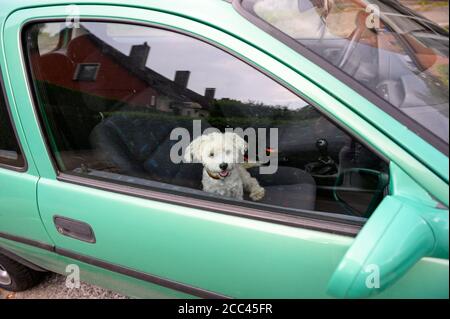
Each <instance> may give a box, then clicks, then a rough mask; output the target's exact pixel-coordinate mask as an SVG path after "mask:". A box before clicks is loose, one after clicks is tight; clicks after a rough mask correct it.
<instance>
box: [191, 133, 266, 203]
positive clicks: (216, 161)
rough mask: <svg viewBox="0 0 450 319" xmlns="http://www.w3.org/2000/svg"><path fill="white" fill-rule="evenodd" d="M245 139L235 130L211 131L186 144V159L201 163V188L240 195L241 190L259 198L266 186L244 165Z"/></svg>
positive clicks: (235, 196) (228, 195) (242, 192)
mask: <svg viewBox="0 0 450 319" xmlns="http://www.w3.org/2000/svg"><path fill="white" fill-rule="evenodd" d="M246 149H247V143H246V142H245V140H244V139H243V138H241V137H240V136H239V135H237V134H236V133H231V132H226V133H219V132H213V133H210V134H206V135H201V136H199V137H197V138H196V139H194V140H193V141H192V142H191V144H189V146H188V147H187V148H186V150H185V154H184V159H185V161H186V162H193V161H194V162H197V163H202V164H203V177H202V185H203V190H204V191H205V192H208V193H214V194H217V195H220V196H227V197H231V198H236V199H243V196H244V191H245V192H248V193H249V197H250V198H251V199H252V200H254V201H258V200H260V199H262V198H263V197H264V193H265V190H264V188H262V187H261V186H260V185H259V183H258V181H257V180H256V179H255V178H253V177H251V175H250V173H249V172H247V170H246V169H245V168H244V167H243V156H244V153H245V151H246Z"/></svg>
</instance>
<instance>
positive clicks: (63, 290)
mask: <svg viewBox="0 0 450 319" xmlns="http://www.w3.org/2000/svg"><path fill="white" fill-rule="evenodd" d="M65 280H66V277H64V276H60V275H56V274H49V275H47V276H46V278H45V279H44V281H43V282H42V283H40V284H39V285H37V286H36V287H34V288H32V289H29V290H27V291H22V292H9V291H6V290H2V289H0V299H126V298H127V297H125V296H122V295H119V294H117V293H115V292H112V291H109V290H105V289H103V288H100V287H97V286H93V285H89V284H86V283H81V285H80V288H78V289H76V288H74V289H70V288H67V287H66V285H65Z"/></svg>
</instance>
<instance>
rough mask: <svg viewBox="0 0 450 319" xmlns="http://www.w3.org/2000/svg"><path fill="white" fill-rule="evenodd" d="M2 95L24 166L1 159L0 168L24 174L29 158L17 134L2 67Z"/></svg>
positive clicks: (0, 84)
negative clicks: (7, 162)
mask: <svg viewBox="0 0 450 319" xmlns="http://www.w3.org/2000/svg"><path fill="white" fill-rule="evenodd" d="M0 94H1V95H2V96H3V100H4V101H5V108H6V113H7V114H8V119H9V122H10V123H11V127H12V131H13V136H14V138H15V140H16V142H17V146H18V148H19V151H20V155H21V156H22V158H23V165H21V166H17V165H10V164H5V163H3V162H2V161H1V159H0V168H4V169H7V170H11V171H16V172H21V173H23V172H26V171H28V161H27V157H26V155H25V152H24V151H23V147H22V142H21V140H20V138H19V134H18V132H17V127H16V123H15V121H14V118H13V115H12V112H11V104H10V103H9V99H8V96H7V94H6V86H5V82H4V79H3V69H2V67H1V66H0ZM0 98H2V97H0Z"/></svg>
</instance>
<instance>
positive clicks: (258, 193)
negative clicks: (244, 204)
mask: <svg viewBox="0 0 450 319" xmlns="http://www.w3.org/2000/svg"><path fill="white" fill-rule="evenodd" d="M265 194H266V190H265V189H264V188H262V187H259V186H258V187H256V188H255V189H253V190H252V191H251V192H250V195H249V197H250V198H251V199H252V200H254V201H258V200H261V199H262V198H263V197H264V195H265Z"/></svg>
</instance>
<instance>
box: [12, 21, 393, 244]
mask: <svg viewBox="0 0 450 319" xmlns="http://www.w3.org/2000/svg"><path fill="white" fill-rule="evenodd" d="M79 21H80V22H101V23H119V24H120V23H122V24H129V25H135V26H142V27H149V28H155V29H161V30H166V31H169V32H174V33H177V34H180V35H183V36H187V37H190V38H192V39H194V40H197V41H201V42H204V43H206V44H208V45H210V46H212V47H214V48H216V49H218V50H222V51H224V52H225V53H227V54H229V55H231V56H232V57H233V58H235V59H238V60H240V61H242V62H243V63H245V64H247V65H249V66H250V67H252V68H253V69H255V70H256V71H258V72H260V73H262V74H263V75H264V76H266V77H268V78H269V79H271V80H272V81H274V82H275V83H276V84H278V85H280V86H282V87H283V88H285V89H286V90H288V91H290V92H291V93H292V94H294V95H296V96H297V97H298V98H299V99H302V100H303V101H305V102H307V103H309V104H310V105H311V106H313V107H314V108H315V109H316V110H317V111H318V112H319V113H320V114H321V115H322V116H324V117H325V118H326V119H327V120H328V121H330V122H331V123H332V124H334V125H336V126H337V127H338V128H339V129H340V130H342V131H343V132H345V133H346V134H348V135H349V136H350V137H351V138H352V139H354V140H355V141H357V142H358V143H361V144H362V145H364V147H366V148H367V149H368V150H369V151H371V152H373V153H374V154H375V155H376V156H377V157H379V159H380V160H382V161H384V162H385V163H386V164H387V166H388V167H390V159H389V158H387V157H386V156H384V155H383V154H382V153H380V152H379V151H378V150H377V149H375V148H374V147H372V146H371V145H370V144H369V143H367V142H366V141H365V140H364V139H363V138H362V137H360V136H359V135H357V134H355V133H354V132H352V131H351V130H350V129H349V128H347V127H346V126H345V125H344V124H341V123H340V122H339V121H338V120H336V119H335V118H334V117H333V116H331V115H330V114H328V113H327V112H326V111H324V110H323V109H322V108H321V107H320V106H318V105H317V103H315V102H314V101H312V100H310V99H308V98H306V97H303V96H299V94H298V93H296V92H294V91H293V90H292V89H291V88H290V87H289V85H288V84H287V83H284V82H283V81H282V80H281V79H277V77H276V76H275V75H272V74H270V73H269V72H267V71H265V70H264V69H262V68H261V67H259V66H258V65H256V64H255V63H253V62H252V61H250V60H248V59H247V58H245V56H241V55H240V54H239V53H238V52H234V51H233V50H231V49H228V48H226V47H224V46H222V45H221V44H220V43H217V42H215V41H213V40H209V39H207V38H206V37H203V36H201V35H199V34H196V33H192V32H190V31H188V30H184V29H183V30H180V29H178V28H176V27H171V26H169V25H160V24H157V23H153V22H149V21H145V22H143V21H131V20H128V19H126V18H102V17H89V18H80V20H79ZM52 22H56V23H61V22H65V20H64V19H62V18H37V19H29V20H27V21H26V22H25V23H23V25H22V26H21V28H20V36H19V41H20V48H21V52H22V61H23V63H25V65H24V67H25V70H26V74H25V76H26V81H27V86H28V87H29V94H30V95H31V97H32V98H31V102H32V106H33V109H34V112H35V114H36V116H37V119H38V121H37V124H38V126H39V130H40V132H41V135H42V136H43V138H44V144H45V148H46V151H47V155H48V156H49V159H50V161H51V165H52V167H53V169H54V171H55V173H56V180H58V181H61V182H66V183H70V184H75V185H79V186H86V187H91V188H94V189H99V190H103V191H108V192H113V193H118V194H123V195H128V196H133V197H138V198H143V199H147V200H156V201H160V202H164V203H169V204H175V205H178V206H184V207H190V208H196V209H202V210H207V211H211V212H216V213H221V214H227V215H232V216H238V217H244V218H250V219H255V220H262V221H266V222H270V223H274V224H281V225H287V226H293V227H299V228H305V229H311V230H317V231H322V232H328V233H334V234H339V235H344V236H351V237H355V236H356V235H357V234H358V232H359V230H360V229H361V228H362V227H363V226H364V224H365V223H366V222H367V221H368V220H369V218H370V216H369V218H358V217H355V218H349V216H346V217H347V219H344V218H343V214H338V213H331V212H321V211H308V210H300V209H297V210H296V215H293V214H288V213H282V212H279V210H280V209H283V207H279V208H278V209H277V208H275V207H274V208H273V209H264V208H263V207H257V206H258V204H257V203H252V202H250V201H239V204H234V203H232V202H231V200H228V199H217V200H216V199H215V201H212V200H210V199H208V198H206V197H204V198H194V197H188V196H189V194H187V195H186V194H185V195H179V194H174V193H170V192H167V191H165V190H163V189H160V188H155V189H151V188H147V187H146V188H144V187H138V186H133V185H131V184H121V183H119V182H118V181H113V180H108V181H105V180H102V179H101V178H96V177H93V176H85V175H83V176H81V175H76V174H73V173H72V174H71V173H67V172H62V171H61V170H60V169H59V167H58V164H57V161H56V158H55V156H54V154H53V152H52V150H51V147H50V141H49V138H48V136H47V133H46V130H45V129H44V127H43V119H42V114H41V111H40V110H39V105H38V98H37V96H36V90H35V87H34V83H33V79H32V70H31V62H30V61H29V60H30V59H29V56H28V54H27V53H26V52H27V50H26V41H25V40H26V39H25V32H24V31H25V29H26V28H27V27H28V26H29V25H33V24H38V23H52ZM240 41H242V40H240ZM321 90H322V89H321ZM389 174H390V172H389ZM390 192H391V189H390V185H388V192H387V194H385V196H387V195H389V194H390ZM199 197H200V196H199Z"/></svg>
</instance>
